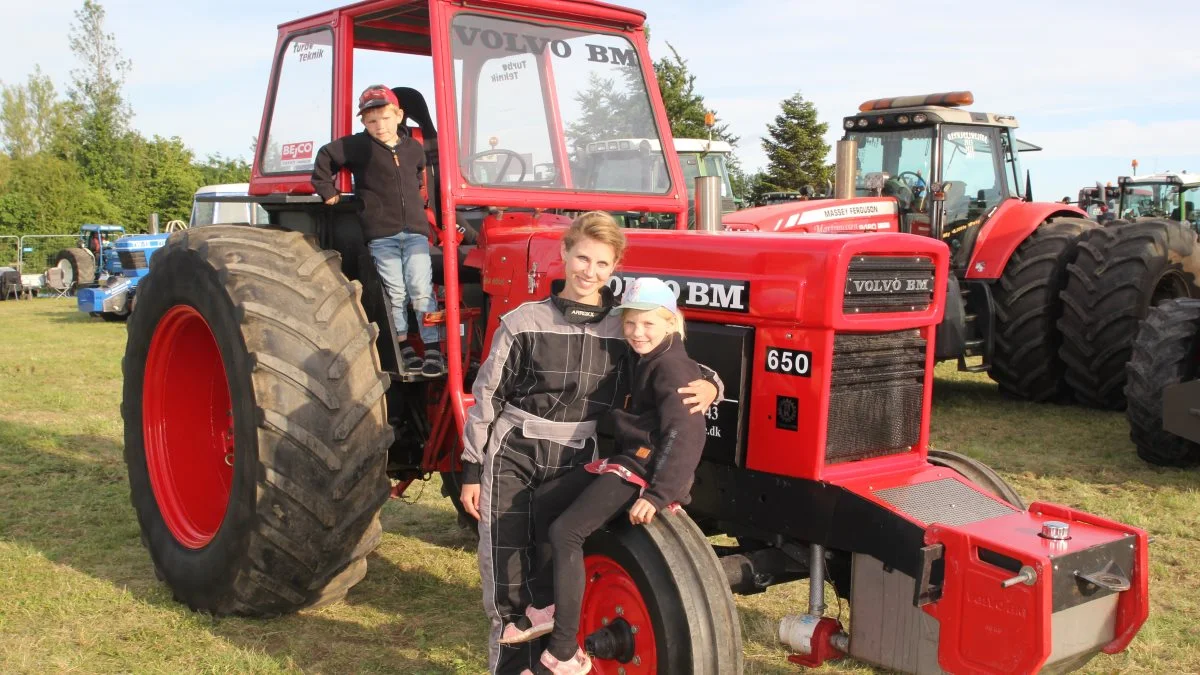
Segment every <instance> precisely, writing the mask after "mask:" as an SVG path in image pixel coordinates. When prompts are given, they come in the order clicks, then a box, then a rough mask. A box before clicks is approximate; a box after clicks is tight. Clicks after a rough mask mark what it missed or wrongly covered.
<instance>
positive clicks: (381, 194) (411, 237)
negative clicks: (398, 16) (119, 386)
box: [312, 84, 446, 377]
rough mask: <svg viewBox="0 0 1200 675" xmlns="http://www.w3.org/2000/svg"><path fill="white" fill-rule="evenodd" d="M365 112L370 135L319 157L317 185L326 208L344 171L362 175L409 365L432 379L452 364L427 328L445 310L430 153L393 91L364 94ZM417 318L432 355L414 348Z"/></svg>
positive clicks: (368, 220)
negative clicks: (426, 194)
mask: <svg viewBox="0 0 1200 675" xmlns="http://www.w3.org/2000/svg"><path fill="white" fill-rule="evenodd" d="M358 114H359V117H361V118H362V123H363V126H364V127H366V130H365V131H363V132H361V133H357V134H353V135H350V136H345V137H343V138H339V139H337V140H336V141H333V142H332V143H329V144H328V145H325V146H324V147H322V148H321V149H320V151H318V152H317V160H316V164H315V165H314V166H313V173H312V184H313V187H314V188H316V190H317V194H319V195H320V196H321V199H323V200H325V203H326V204H328V205H330V206H332V205H334V204H337V203H338V201H339V200H340V199H341V195H339V194H338V190H337V187H335V186H334V178H335V177H336V176H337V173H338V171H340V170H341V169H342V168H343V167H344V168H347V169H349V170H350V172H351V173H352V174H354V192H355V194H356V195H358V198H359V200H360V203H359V220H360V222H361V223H362V230H363V238H364V239H365V240H366V242H367V248H369V249H370V250H371V257H372V258H374V259H375V268H376V269H377V270H378V271H379V278H380V281H382V282H383V287H384V290H385V291H386V292H387V295H388V300H390V301H391V305H392V321H393V322H394V324H395V327H396V340H397V341H398V342H399V343H400V361H401V367H402V368H404V369H405V370H407V371H410V372H420V373H422V374H423V375H426V376H428V377H436V376H439V375H442V374H444V371H445V366H446V364H445V360H444V359H443V358H442V354H441V352H440V351H439V349H438V347H439V344H438V329H437V327H436V326H426V325H425V322H424V318H425V315H426V314H428V313H430V312H434V311H436V310H437V300H435V299H434V297H433V265H432V262H431V260H430V257H429V223H428V221H427V220H426V216H425V204H424V200H423V199H422V198H421V187H422V184H423V183H424V176H425V150H424V149H423V148H422V147H421V144H420V143H418V142H417V141H415V140H413V139H412V138H410V137H408V136H406V135H402V134H400V133H399V128H400V122H401V120H403V119H404V111H403V110H402V109H401V108H400V102H399V101H398V100H397V99H396V95H395V94H394V93H392V90H391V89H388V88H387V87H385V86H383V85H381V84H376V85H371V86H370V87H367V88H366V89H365V90H363V93H362V94H361V95H359V97H358ZM405 300H408V301H411V302H412V307H413V312H414V313H415V314H416V315H417V327H418V330H419V331H420V335H421V342H423V343H424V344H425V358H424V359H422V358H421V357H420V356H418V355H417V352H416V350H415V349H413V348H412V346H411V345H409V344H408V308H407V307H406V306H405Z"/></svg>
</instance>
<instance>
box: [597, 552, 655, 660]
mask: <svg viewBox="0 0 1200 675" xmlns="http://www.w3.org/2000/svg"><path fill="white" fill-rule="evenodd" d="M584 566H585V567H586V569H587V587H586V588H585V589H584V591H583V611H582V612H581V613H580V617H579V644H580V646H582V645H583V640H584V638H586V637H587V636H588V635H591V634H592V633H593V632H595V631H598V630H600V629H601V628H604V627H605V626H606V625H608V622H611V621H614V620H616V619H618V618H621V619H625V621H626V622H628V623H629V625H630V626H632V627H633V628H634V629H635V630H636V631H637V632H636V633H635V635H634V652H633V653H634V657H633V660H631V661H630V662H628V663H620V662H618V661H615V660H608V659H593V660H592V671H593V672H595V673H599V674H600V675H617V669H618V668H623V669H624V672H625V673H626V675H634V674H635V673H646V674H647V675H652V674H653V673H656V672H658V649H657V647H656V645H655V641H654V624H653V623H652V622H651V621H650V610H648V609H647V608H646V602H645V601H644V600H643V599H642V592H641V591H640V590H639V589H638V586H637V583H636V582H635V581H634V580H633V578H632V577H630V576H629V573H628V572H626V571H625V568H624V567H622V566H621V564H620V563H618V562H617V561H615V560H613V559H612V558H609V557H608V556H605V555H589V556H587V557H586V558H585V559H584Z"/></svg>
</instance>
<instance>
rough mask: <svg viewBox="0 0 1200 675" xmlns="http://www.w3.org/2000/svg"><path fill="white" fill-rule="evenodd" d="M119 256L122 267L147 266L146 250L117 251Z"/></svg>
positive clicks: (136, 267) (142, 267) (143, 267)
mask: <svg viewBox="0 0 1200 675" xmlns="http://www.w3.org/2000/svg"><path fill="white" fill-rule="evenodd" d="M117 258H118V259H119V260H120V261H121V269H125V270H140V269H145V268H146V252H145V251H117Z"/></svg>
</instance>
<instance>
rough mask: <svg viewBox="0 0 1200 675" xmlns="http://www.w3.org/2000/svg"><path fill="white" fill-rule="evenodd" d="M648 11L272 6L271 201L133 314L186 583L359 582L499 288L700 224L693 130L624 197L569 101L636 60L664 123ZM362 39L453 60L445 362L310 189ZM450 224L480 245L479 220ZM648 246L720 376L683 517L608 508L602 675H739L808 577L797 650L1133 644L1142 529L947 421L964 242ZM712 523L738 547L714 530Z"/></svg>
mask: <svg viewBox="0 0 1200 675" xmlns="http://www.w3.org/2000/svg"><path fill="white" fill-rule="evenodd" d="M644 22H645V16H644V15H643V14H642V13H641V12H638V11H634V10H629V9H624V8H621V7H616V6H613V5H608V4H603V3H599V2H590V1H587V0H578V1H576V2H570V3H567V2H561V1H560V0H478V1H477V2H472V3H470V4H469V5H468V4H465V3H462V2H458V1H457V0H423V1H413V2H404V1H401V0H378V1H372V2H363V3H359V4H355V5H350V6H347V7H342V8H339V9H334V10H331V11H328V12H324V13H321V14H318V15H314V16H311V17H308V18H304V19H299V20H295V21H292V22H289V23H286V24H284V25H282V26H280V28H279V38H278V43H277V48H276V57H275V64H274V67H273V70H272V75H271V81H270V88H269V90H268V94H267V100H266V108H265V112H264V115H263V120H262V127H261V132H260V135H259V138H260V139H262V141H263V142H261V143H260V144H259V146H258V154H257V156H256V157H255V160H254V172H253V177H252V180H251V189H250V192H251V193H252V195H253V198H254V199H255V201H257V202H259V203H261V204H262V205H263V206H264V207H265V208H266V210H267V211H268V213H269V214H270V224H269V225H267V226H265V227H249V226H221V225H214V226H210V227H206V228H200V229H192V230H185V231H182V232H177V233H175V234H173V235H172V236H171V238H170V240H169V242H168V243H167V245H166V246H165V247H164V248H163V250H162V251H160V252H159V253H158V254H157V255H156V258H155V260H156V264H155V267H154V268H153V269H152V270H151V272H150V274H149V276H147V277H146V279H145V281H143V282H142V286H141V287H140V289H139V294H140V300H139V305H138V311H137V312H136V313H134V315H133V316H132V317H131V319H130V322H129V340H128V347H127V351H126V355H125V360H124V374H125V385H124V402H123V415H124V418H125V439H126V460H127V463H128V467H129V476H130V487H131V492H132V501H133V504H134V507H135V510H136V511H137V516H138V520H139V523H140V525H141V528H142V533H143V538H144V541H145V542H146V545H147V547H148V549H149V551H150V556H151V558H152V560H153V563H154V566H155V568H156V571H157V572H158V574H159V575H160V577H161V578H162V579H163V580H164V581H165V583H166V584H168V585H169V586H170V588H171V589H172V591H173V593H174V595H175V597H176V598H177V599H178V600H179V601H181V602H183V603H186V604H187V605H188V606H189V607H192V608H194V609H196V610H199V611H204V612H210V613H213V614H217V615H224V614H241V615H248V616H271V615H278V614H283V613H288V612H294V611H297V610H299V609H303V608H306V607H313V606H319V605H322V604H325V603H329V602H333V601H336V600H338V599H340V598H342V597H344V596H345V595H346V593H347V591H348V590H349V589H350V588H351V587H353V586H354V584H355V583H357V582H358V581H359V580H360V579H362V577H363V575H364V574H365V573H366V565H367V562H366V561H367V555H368V554H369V553H370V552H371V551H372V550H373V549H374V548H375V547H376V545H377V544H378V543H379V541H380V537H381V528H380V522H379V512H380V508H381V507H382V506H383V504H384V502H385V501H386V500H387V499H388V496H389V494H390V493H391V494H396V493H402V492H403V490H404V488H406V487H407V486H408V485H409V483H411V482H412V481H413V480H417V479H422V478H425V477H427V476H430V475H431V474H433V473H434V472H440V473H441V474H442V476H443V481H444V483H445V484H447V485H452V484H453V481H454V479H455V472H456V471H457V470H458V469H459V468H460V465H459V459H458V458H459V453H460V431H461V428H462V424H463V418H464V414H465V411H466V410H467V409H468V408H469V407H470V406H472V405H474V404H475V401H473V400H472V399H471V396H470V394H469V386H470V383H471V380H472V377H473V374H474V370H475V368H476V366H477V364H478V362H479V360H480V356H481V355H482V354H484V353H486V350H487V348H488V344H489V341H490V334H491V331H492V330H493V329H494V327H495V326H496V323H497V320H498V318H499V317H500V315H501V314H503V313H504V312H506V311H508V310H509V309H511V308H513V307H516V306H517V305H519V304H521V303H524V302H527V301H530V300H534V299H539V298H544V297H546V295H547V294H548V293H549V292H550V288H551V284H552V282H553V281H554V280H555V279H556V278H557V277H561V274H562V264H561V259H560V257H559V252H558V251H559V237H560V235H561V232H562V228H563V226H564V225H565V224H566V223H567V222H568V221H569V219H570V216H571V214H572V213H575V212H578V211H580V210H590V209H608V210H612V211H639V212H652V213H671V214H674V215H675V216H676V221H675V222H676V223H679V224H680V227H682V225H683V224H684V223H685V222H686V214H687V208H688V207H687V204H688V198H687V194H688V193H687V189H686V185H685V184H684V178H683V172H682V169H681V167H680V165H679V161H678V159H677V158H676V156H675V154H674V153H662V152H661V150H654V149H653V147H650V144H647V147H646V148H645V149H644V151H643V152H642V153H641V154H640V155H638V156H635V157H633V158H629V157H619V158H615V157H614V158H613V161H621V162H623V164H622V166H623V167H625V170H628V171H630V175H633V176H636V175H638V170H639V167H638V166H636V165H637V164H638V163H644V165H645V166H642V167H640V168H641V169H645V168H647V167H651V166H654V165H656V164H661V165H665V166H666V168H667V177H668V180H667V181H666V182H665V184H662V185H660V184H658V183H656V182H642V181H638V180H631V181H630V182H629V183H628V184H627V185H625V186H624V187H622V188H620V189H613V188H611V187H608V188H607V189H604V190H603V191H601V190H599V189H597V188H596V187H595V183H594V180H595V177H596V176H598V175H603V174H605V173H606V172H609V171H610V170H611V169H613V168H614V167H604V166H597V165H596V163H597V162H604V161H609V158H608V157H607V155H605V154H603V153H587V152H586V151H585V150H586V144H587V143H588V142H589V141H590V139H591V138H593V137H599V136H600V135H601V134H604V133H607V134H608V135H609V137H611V136H612V130H611V129H600V128H591V127H589V120H591V119H593V117H594V116H593V115H591V113H594V112H596V111H594V110H585V109H584V107H583V106H581V105H579V104H578V101H579V98H580V94H581V92H584V91H585V90H586V88H588V87H589V86H591V85H590V84H589V83H594V82H597V81H599V82H602V83H604V82H607V83H610V84H615V83H619V89H620V91H619V92H618V93H619V94H620V96H619V97H618V98H619V99H620V102H621V110H620V112H621V113H622V115H624V116H625V122H626V123H627V124H629V125H631V126H632V128H631V129H629V132H630V133H629V134H628V137H633V138H652V139H656V143H655V145H656V146H657V147H658V148H669V147H671V142H672V139H671V137H670V135H669V131H668V130H669V129H670V126H669V125H668V123H667V119H666V114H665V111H664V107H663V104H662V100H661V99H660V97H659V94H658V88H657V87H656V86H655V83H654V71H653V68H652V66H651V60H650V57H649V54H648V51H647V43H646V35H645V28H644ZM368 53H369V55H370V57H371V58H372V59H376V60H377V59H379V58H382V57H388V56H394V57H395V58H397V59H398V60H399V61H398V63H399V62H401V61H402V62H403V64H404V65H405V67H407V68H409V69H411V68H412V67H414V66H413V65H412V64H418V65H422V67H424V68H428V69H429V70H430V71H431V72H432V73H433V74H434V78H433V79H434V81H435V82H436V86H435V87H434V90H433V91H432V92H430V94H431V95H432V98H433V101H434V102H435V104H436V108H435V109H436V114H435V115H428V114H425V111H426V110H427V108H426V107H425V106H423V103H424V101H423V97H421V100H418V95H415V92H412V91H411V90H409V91H404V90H402V91H401V92H400V93H401V94H402V95H403V96H402V100H403V101H404V106H403V107H404V109H405V110H406V111H407V112H408V113H409V116H410V118H411V120H410V121H409V123H408V124H409V126H410V133H412V134H413V135H414V136H417V135H419V136H420V137H421V138H422V139H423V141H424V143H425V147H426V149H427V150H428V159H429V162H428V165H429V171H430V174H429V176H428V185H429V188H430V199H429V206H430V218H431V222H432V223H433V224H434V225H435V226H436V229H437V237H438V243H439V244H440V247H439V248H438V249H437V252H436V253H435V256H436V257H435V277H436V283H438V284H440V287H441V298H442V301H443V303H444V315H443V316H444V318H443V319H442V322H443V325H444V326H445V327H446V328H448V330H446V331H445V338H444V344H442V345H440V346H441V347H442V348H443V350H444V353H446V354H447V355H448V358H449V370H450V372H449V376H448V377H446V378H439V379H433V380H415V381H414V380H413V378H412V377H410V376H407V375H402V374H401V372H402V371H401V370H400V369H398V368H397V354H396V340H395V335H394V328H393V326H392V324H391V321H390V319H389V316H388V315H389V312H388V311H387V308H386V304H385V301H384V299H383V295H382V293H381V289H380V284H379V280H378V278H377V277H376V276H375V272H374V266H373V265H372V264H371V263H370V259H369V257H368V254H367V252H366V248H365V246H364V244H363V241H362V238H361V234H360V228H359V227H358V223H357V211H356V210H355V208H354V203H353V199H351V195H350V194H349V193H350V192H351V185H350V183H349V179H348V178H345V179H343V182H342V191H343V192H345V193H347V195H346V197H345V198H344V199H343V200H342V203H341V204H339V206H337V207H335V208H330V207H326V206H324V205H323V204H321V203H320V200H319V199H318V198H316V197H314V196H313V195H312V192H313V190H312V186H311V185H310V183H309V173H308V172H309V169H310V167H311V165H312V161H313V155H314V150H315V149H316V148H317V147H319V146H320V145H321V144H322V143H325V142H327V141H328V140H329V139H331V138H334V137H338V136H341V135H343V134H346V133H349V132H351V131H353V130H354V101H353V97H354V93H355V87H354V86H353V84H352V77H353V74H354V72H355V61H356V59H359V58H360V57H363V56H364V54H368ZM397 72H398V73H399V72H404V71H402V70H398V71H397ZM404 96H407V99H405V98H404ZM439 132H440V133H439ZM532 165H537V166H539V167H540V169H539V170H538V171H532V170H530V169H531V168H532ZM647 173H648V172H647ZM875 201H876V202H879V203H889V204H894V203H895V202H894V201H890V200H889V201H886V202H880V200H875ZM1014 207H1018V208H1019V205H1014ZM1014 207H1009V208H1014ZM703 208H707V207H703ZM906 217H907V216H906ZM830 219H831V220H833V221H834V222H841V221H839V220H838V219H837V217H831V218H830ZM459 221H466V222H467V224H469V225H471V226H472V229H475V230H477V231H478V234H479V237H478V241H477V243H476V244H474V245H460V243H459V241H458V237H457V236H456V229H457V228H456V227H455V224H456V223H457V222H459ZM938 222H940V221H938ZM906 223H910V221H906ZM906 228H908V229H911V227H910V226H909V225H906ZM629 241H630V248H629V251H628V253H627V259H626V260H625V261H624V262H623V268H622V269H621V270H620V271H619V274H618V275H617V276H614V279H613V285H614V290H615V291H616V292H617V293H620V292H621V290H622V289H623V287H624V285H625V284H626V282H627V281H628V279H630V278H632V277H637V276H640V275H654V276H659V277H664V278H666V279H668V280H669V282H670V283H673V284H675V285H676V286H677V288H678V289H679V294H680V295H679V297H680V301H681V305H682V306H683V307H685V308H687V311H688V316H689V318H690V324H689V326H688V335H689V341H688V345H689V350H690V351H691V353H692V355H693V356H694V357H695V358H696V359H697V360H699V361H701V362H703V363H706V364H708V365H710V366H712V367H713V368H715V369H716V370H717V371H718V372H719V373H720V375H721V377H722V379H723V381H724V382H725V385H726V398H725V399H724V400H722V401H720V402H718V403H717V404H716V405H715V406H714V407H713V408H712V409H711V410H710V411H709V413H708V419H709V422H708V424H709V430H708V436H709V437H708V442H707V445H706V447H705V454H704V461H703V462H702V464H701V466H700V469H699V471H698V475H697V477H696V482H695V488H694V491H693V502H692V504H691V505H690V506H689V507H688V511H687V512H686V513H684V512H682V511H681V512H678V513H664V514H663V515H662V516H661V517H659V518H656V519H655V520H654V522H653V523H651V524H650V525H647V526H639V527H630V526H628V524H627V523H626V524H624V525H623V524H622V523H621V522H620V519H618V520H617V521H615V522H613V523H612V524H611V525H610V526H609V527H608V528H607V529H604V530H601V531H600V532H598V533H597V534H596V535H595V536H594V537H593V538H591V539H590V540H589V542H588V544H587V547H586V554H587V558H586V560H587V562H586V564H587V566H588V569H589V591H588V593H587V595H586V597H585V598H584V610H583V622H582V630H581V634H580V636H579V637H580V641H581V644H587V645H588V646H589V648H590V649H591V650H592V651H593V652H594V653H595V657H596V658H595V669H596V671H597V672H598V673H603V674H606V675H608V674H612V673H629V674H633V673H655V672H658V673H684V672H693V673H700V674H708V675H726V674H730V673H739V672H741V670H742V648H741V633H740V628H739V621H738V616H737V610H736V607H735V605H734V603H733V597H732V593H733V592H737V593H755V592H760V591H762V590H764V589H765V588H767V587H768V586H771V585H773V584H779V583H784V582H789V581H794V580H797V579H804V578H807V579H809V580H810V582H811V588H812V589H814V592H813V594H812V598H811V602H810V605H809V606H808V607H798V608H796V614H794V615H791V616H788V617H785V618H784V619H783V621H782V623H781V626H780V628H781V639H782V640H783V642H784V643H785V644H786V645H788V646H789V647H790V648H791V649H792V650H794V651H795V652H796V655H795V656H793V657H792V659H793V660H794V661H795V662H796V663H797V664H801V665H805V666H816V665H819V664H820V663H821V662H822V661H824V660H826V659H830V658H834V657H837V656H839V655H842V654H846V655H849V656H852V657H854V658H857V659H860V660H862V661H865V662H869V663H874V664H878V665H880V666H883V667H887V668H891V669H894V670H898V671H902V672H912V673H918V672H920V673H924V672H935V671H939V669H940V670H944V671H950V672H979V673H1015V672H1033V671H1036V670H1038V669H1040V668H1043V667H1047V666H1052V667H1055V668H1058V669H1069V668H1071V667H1077V666H1078V665H1079V664H1081V663H1083V662H1084V661H1086V660H1087V659H1088V658H1090V657H1091V656H1092V655H1094V654H1096V653H1098V652H1100V651H1104V652H1108V653H1112V652H1117V651H1120V650H1122V649H1124V648H1125V647H1126V646H1127V645H1128V644H1129V642H1130V641H1131V640H1132V639H1133V637H1134V635H1135V634H1136V632H1137V631H1138V629H1139V627H1140V626H1141V625H1142V623H1143V622H1144V621H1145V619H1146V615H1147V611H1148V594H1147V588H1148V569H1149V568H1148V564H1147V549H1146V542H1147V538H1146V533H1145V532H1143V531H1141V530H1139V529H1137V528H1134V527H1130V526H1126V525H1122V524H1119V523H1115V522H1111V521H1108V520H1105V519H1103V518H1100V517H1097V516H1093V515H1089V514H1086V513H1083V512H1080V511H1076V510H1074V509H1071V508H1068V507H1064V506H1055V505H1051V504H1041V503H1036V504H1033V505H1031V506H1030V507H1028V508H1025V507H1024V506H1023V505H1022V504H1021V500H1020V498H1019V497H1018V496H1017V495H1016V493H1015V492H1013V491H1012V489H1011V488H1009V487H1008V486H1007V485H1006V484H1005V483H1004V481H1003V480H1002V479H1001V478H1000V477H999V476H997V475H996V474H995V473H993V472H992V471H990V470H989V469H988V468H987V467H985V466H983V465H981V464H978V463H976V462H974V461H972V460H970V459H968V458H966V457H963V456H960V455H956V454H954V453H950V452H938V451H933V450H930V448H929V445H928V439H929V413H930V408H931V393H932V385H933V374H932V373H933V364H934V353H935V346H936V341H937V340H936V332H937V326H938V325H939V323H940V322H941V321H942V317H943V313H944V304H945V301H946V288H947V284H948V281H947V275H948V269H949V267H950V256H949V255H948V253H947V248H946V246H945V245H944V244H943V243H941V242H940V241H937V240H936V239H934V238H929V237H919V236H913V235H909V234H900V233H895V232H891V233H877V234H868V235H863V236H857V237H843V236H834V235H814V236H811V237H778V236H774V235H767V234H760V233H740V232H686V231H676V230H670V231H655V230H631V231H630V232H629ZM1015 245H1016V244H1014V246H1015ZM860 282H866V283H861V284H860ZM414 339H415V337H414ZM451 492H452V493H454V494H456V492H457V491H456V490H454V489H451ZM715 534H726V535H730V536H732V537H734V538H736V541H737V542H738V545H737V546H720V547H715V546H713V545H711V544H710V542H709V540H708V538H707V536H706V535H715ZM827 581H828V582H830V583H831V584H832V585H833V588H834V589H835V590H836V591H837V593H838V594H839V595H840V596H841V597H843V598H846V599H847V600H848V601H849V604H850V606H851V609H852V612H853V615H854V620H853V623H852V625H851V626H850V628H849V629H848V631H846V630H843V628H842V626H840V625H839V624H838V622H837V620H836V619H834V618H832V617H826V616H824V601H823V590H824V588H825V582H827ZM483 637H484V636H483V635H482V634H481V635H480V639H481V640H482V639H483Z"/></svg>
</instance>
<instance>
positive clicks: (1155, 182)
mask: <svg viewBox="0 0 1200 675" xmlns="http://www.w3.org/2000/svg"><path fill="white" fill-rule="evenodd" d="M1118 183H1119V185H1120V191H1121V196H1120V205H1119V206H1118V207H1117V213H1118V217H1119V218H1122V219H1124V220H1136V219H1138V218H1168V219H1170V220H1177V221H1179V222H1185V223H1189V224H1190V225H1192V226H1193V227H1195V228H1197V229H1200V210H1197V207H1200V174H1195V173H1187V172H1186V171H1184V172H1178V173H1176V172H1173V171H1168V172H1164V173H1155V174H1149V175H1145V176H1121V177H1120V179H1118Z"/></svg>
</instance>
